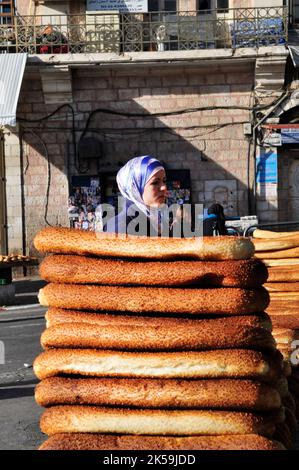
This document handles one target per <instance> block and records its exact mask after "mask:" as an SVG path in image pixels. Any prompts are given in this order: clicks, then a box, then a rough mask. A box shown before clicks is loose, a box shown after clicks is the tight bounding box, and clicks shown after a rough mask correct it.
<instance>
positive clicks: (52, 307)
mask: <svg viewBox="0 0 299 470" xmlns="http://www.w3.org/2000/svg"><path fill="white" fill-rule="evenodd" d="M35 246H36V248H37V249H38V250H39V251H40V252H42V253H52V254H50V255H49V256H47V257H46V258H45V259H44V261H43V262H42V264H41V268H40V272H41V275H42V277H43V278H44V279H45V280H47V281H48V282H49V284H48V285H47V286H46V287H45V288H44V289H42V290H41V291H40V296H39V297H40V302H41V304H42V305H45V306H47V307H49V309H48V312H47V314H46V319H47V328H46V330H45V331H44V333H43V334H42V338H41V343H42V346H43V348H44V352H43V353H42V354H40V355H39V356H38V357H37V358H36V360H35V363H34V370H35V373H36V375H37V377H38V378H39V379H40V380H41V382H40V383H39V384H38V386H37V388H36V400H37V402H38V403H39V404H40V405H41V406H44V407H46V411H45V412H44V414H43V415H42V418H41V429H42V431H43V432H44V433H45V434H47V435H48V436H49V438H48V440H47V441H46V442H45V443H44V444H43V445H42V446H41V449H44V450H51V449H53V450H54V449H60V450H63V449H65V450H67V449H74V450H85V449H86V450H87V449H98V450H106V449H111V450H114V449H119V450H127V449H134V450H138V449H166V450H167V449H169V450H173V449H192V450H195V449H200V450H202V449H265V450H266V449H267V450H274V449H283V448H285V447H287V448H290V447H291V446H292V440H293V435H294V432H295V427H296V422H295V418H294V401H293V400H292V396H291V395H290V393H289V391H288V383H287V378H286V377H287V376H288V374H289V373H290V370H289V367H288V366H286V364H285V362H284V361H283V357H282V355H281V353H280V352H279V351H278V350H277V349H276V345H275V341H274V339H273V336H272V334H271V321H270V319H269V316H268V315H267V314H266V313H264V310H265V309H266V308H267V306H268V303H269V295H268V293H267V291H266V289H264V287H262V284H263V283H265V281H266V279H267V269H266V267H265V265H264V264H263V263H262V262H261V261H260V260H257V259H254V258H252V255H253V252H254V247H253V244H252V242H251V241H250V240H249V239H245V238H241V237H239V238H234V237H211V238H209V237H207V238H204V239H190V238H188V239H175V238H173V239H163V238H143V237H134V236H131V237H129V236H124V235H121V236H116V235H114V234H104V233H92V232H84V231H78V230H72V229H62V228H59V229H58V228H49V229H45V230H43V231H41V232H40V233H39V234H38V235H37V236H36V238H35Z"/></svg>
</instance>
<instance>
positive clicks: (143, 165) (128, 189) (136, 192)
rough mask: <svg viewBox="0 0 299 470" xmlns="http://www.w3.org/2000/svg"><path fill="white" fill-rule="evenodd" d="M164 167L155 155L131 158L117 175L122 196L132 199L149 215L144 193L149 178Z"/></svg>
mask: <svg viewBox="0 0 299 470" xmlns="http://www.w3.org/2000/svg"><path fill="white" fill-rule="evenodd" d="M160 170H164V167H163V166H162V164H161V163H160V162H159V160H157V159H156V158H154V157H151V156H149V155H145V156H143V157H136V158H132V160H129V161H128V163H126V164H125V166H123V167H122V168H121V169H120V170H119V172H118V173H117V176H116V181H117V184H118V187H119V190H120V192H121V194H122V196H123V197H124V198H126V199H128V200H129V201H132V202H133V203H134V204H136V206H137V207H138V208H139V209H140V210H141V211H142V212H143V213H144V214H146V215H147V216H148V215H149V210H148V208H147V206H146V205H145V204H144V202H143V199H142V195H143V192H144V187H145V185H146V183H147V182H148V180H149V179H150V178H151V177H152V176H153V175H154V174H155V173H157V172H158V171H160Z"/></svg>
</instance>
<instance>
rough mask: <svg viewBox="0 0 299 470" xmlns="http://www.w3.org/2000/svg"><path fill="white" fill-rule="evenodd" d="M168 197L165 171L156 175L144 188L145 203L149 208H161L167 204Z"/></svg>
mask: <svg viewBox="0 0 299 470" xmlns="http://www.w3.org/2000/svg"><path fill="white" fill-rule="evenodd" d="M166 197H167V186H166V174H165V170H159V171H157V173H155V174H154V175H153V176H152V177H151V178H150V179H149V180H148V182H147V183H146V185H145V186H144V191H143V195H142V199H143V202H144V204H145V205H146V206H149V207H159V206H161V205H162V204H165V202H166Z"/></svg>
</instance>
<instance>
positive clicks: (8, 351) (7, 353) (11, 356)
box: [0, 279, 46, 450]
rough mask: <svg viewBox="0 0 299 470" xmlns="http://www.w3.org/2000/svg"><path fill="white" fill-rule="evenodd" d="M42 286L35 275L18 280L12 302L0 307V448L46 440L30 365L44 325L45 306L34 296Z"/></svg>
mask: <svg viewBox="0 0 299 470" xmlns="http://www.w3.org/2000/svg"><path fill="white" fill-rule="evenodd" d="M41 286H42V282H41V281H39V280H38V279H33V280H22V281H17V282H16V302H15V305H14V306H10V307H6V308H1V307H0V341H1V343H0V344H1V353H2V354H1V357H0V422H1V427H0V450H34V449H37V448H38V446H39V445H40V444H41V443H42V442H43V441H44V440H45V436H43V434H42V433H41V432H40V430H39V418H40V415H41V412H42V408H40V407H39V406H38V405H37V404H36V403H35V401H34V387H35V385H36V384H37V382H38V380H37V379H36V377H35V375H34V373H33V368H32V363H33V360H34V358H35V357H36V356H37V355H38V354H39V353H40V352H41V346H40V336H41V333H42V331H43V330H44V328H45V320H44V314H45V310H46V309H45V308H42V307H40V306H39V305H38V300H37V292H38V289H39V288H40V287H41ZM3 346H4V348H3ZM3 349H4V350H3ZM3 353H4V358H3V357H2V356H3ZM3 359H4V361H3ZM3 362H4V363H3Z"/></svg>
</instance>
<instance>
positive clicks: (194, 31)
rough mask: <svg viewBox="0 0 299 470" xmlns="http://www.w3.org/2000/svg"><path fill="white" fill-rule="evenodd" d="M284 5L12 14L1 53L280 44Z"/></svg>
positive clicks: (1, 31)
mask: <svg viewBox="0 0 299 470" xmlns="http://www.w3.org/2000/svg"><path fill="white" fill-rule="evenodd" d="M287 25H288V11H287V8H286V7H272V8H237V9H230V10H226V11H225V12H224V11H223V12H222V11H221V10H206V11H188V12H187V11H184V12H154V13H138V14H137V13H115V12H97V13H94V12H93V13H88V12H87V13H86V14H85V15H54V16H46V15H44V16H23V17H20V16H15V17H14V18H13V23H12V25H9V26H8V25H1V24H0V51H1V52H27V53H29V54H66V53H98V52H100V53H103V52H108V53H116V54H123V53H126V52H143V51H160V52H164V51H169V50H195V49H214V48H240V47H260V46H268V45H278V44H285V43H286V41H287V30H288V28H287Z"/></svg>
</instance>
